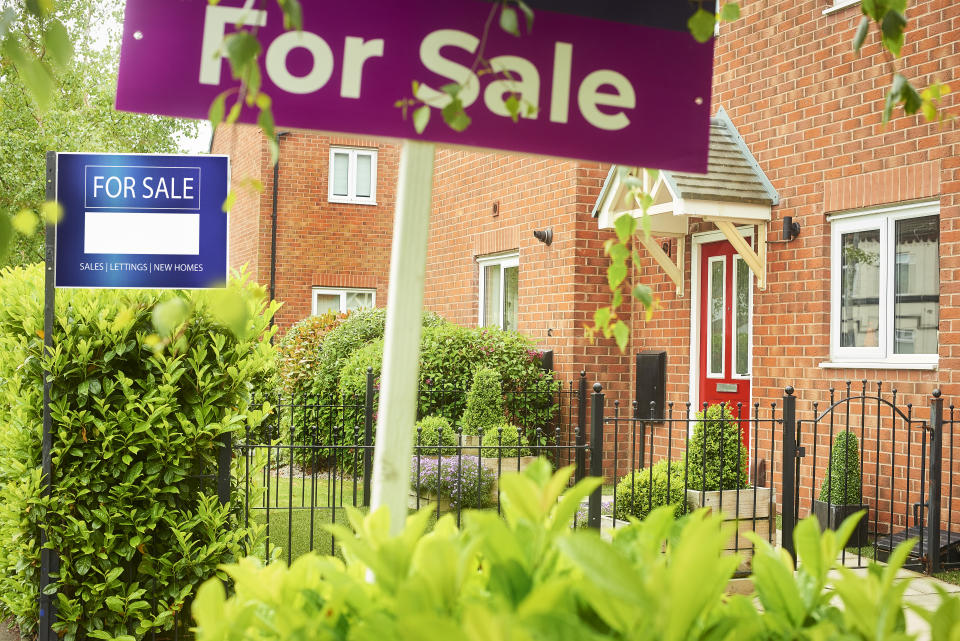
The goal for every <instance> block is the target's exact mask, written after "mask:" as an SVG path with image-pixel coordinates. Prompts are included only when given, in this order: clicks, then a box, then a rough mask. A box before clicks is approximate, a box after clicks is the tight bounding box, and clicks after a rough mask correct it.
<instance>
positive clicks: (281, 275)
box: [214, 125, 399, 329]
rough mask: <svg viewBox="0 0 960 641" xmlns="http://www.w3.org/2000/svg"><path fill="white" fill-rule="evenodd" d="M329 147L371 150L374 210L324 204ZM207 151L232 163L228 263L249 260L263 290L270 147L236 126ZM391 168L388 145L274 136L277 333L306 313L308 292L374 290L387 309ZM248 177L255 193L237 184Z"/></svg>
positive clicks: (394, 160) (393, 152)
mask: <svg viewBox="0 0 960 641" xmlns="http://www.w3.org/2000/svg"><path fill="white" fill-rule="evenodd" d="M234 132H236V133H234ZM331 145H338V146H347V147H366V148H376V149H377V190H376V205H359V204H343V203H331V202H328V183H327V176H328V173H329V162H330V161H329V157H330V146H331ZM214 150H215V151H216V152H217V153H228V154H230V155H231V159H232V161H233V170H232V172H233V173H232V183H233V187H234V189H235V190H236V191H237V201H236V205H235V207H234V211H233V212H232V214H231V256H230V264H231V266H233V267H237V266H239V265H241V264H243V263H244V262H249V263H250V264H251V268H252V269H253V270H254V275H255V277H256V279H257V281H258V282H259V283H261V284H262V285H264V286H269V284H270V256H271V224H272V222H271V213H272V208H273V176H274V170H273V166H272V165H271V164H270V151H269V148H268V147H267V145H266V144H265V141H264V139H263V136H262V134H261V133H260V131H259V130H258V129H256V128H254V127H250V126H243V125H238V126H235V127H230V128H226V129H223V130H218V132H217V136H216V137H215V140H214ZM398 163H399V146H398V145H396V144H393V143H387V142H383V141H377V140H372V139H367V138H358V137H355V136H346V135H325V134H319V133H312V132H303V131H290V132H288V133H286V134H284V135H282V136H281V137H280V162H279V181H278V193H277V257H276V294H275V298H276V299H277V300H279V301H281V302H283V307H282V308H281V309H280V312H279V313H278V314H277V317H276V320H277V323H278V325H280V327H281V328H282V329H285V328H286V327H289V326H290V325H291V324H292V323H294V322H296V321H298V320H300V319H302V318H304V317H306V316H309V315H310V313H311V304H312V298H311V292H312V288H313V287H335V288H364V289H375V290H376V303H377V305H378V306H380V307H382V306H385V305H386V303H387V281H388V276H389V272H390V245H391V242H392V237H393V213H394V208H395V204H396V197H395V194H396V184H397V167H398ZM248 176H251V177H255V178H256V179H257V180H260V181H261V182H262V184H263V191H262V192H259V193H258V192H257V191H256V190H253V189H251V188H250V187H245V186H244V184H245V182H244V181H245V179H247V177H248ZM235 246H236V247H237V250H236V251H235V250H234V247H235Z"/></svg>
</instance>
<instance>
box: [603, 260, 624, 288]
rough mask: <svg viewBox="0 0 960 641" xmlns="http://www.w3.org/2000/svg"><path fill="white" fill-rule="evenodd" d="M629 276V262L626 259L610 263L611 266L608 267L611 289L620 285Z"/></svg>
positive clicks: (608, 281) (608, 280) (608, 279)
mask: <svg viewBox="0 0 960 641" xmlns="http://www.w3.org/2000/svg"><path fill="white" fill-rule="evenodd" d="M626 278H627V263H626V261H617V262H613V263H610V266H609V267H607V284H608V285H609V286H610V289H611V290H613V289H616V288H617V287H620V284H621V283H622V282H623V281H624V280H625V279H626Z"/></svg>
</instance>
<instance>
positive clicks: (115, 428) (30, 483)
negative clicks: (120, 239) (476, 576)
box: [0, 266, 275, 641]
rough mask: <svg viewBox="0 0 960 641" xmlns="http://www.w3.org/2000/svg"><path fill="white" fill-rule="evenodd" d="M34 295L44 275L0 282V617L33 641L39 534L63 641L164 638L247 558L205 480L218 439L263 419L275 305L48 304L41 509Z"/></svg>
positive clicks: (254, 301) (70, 293) (86, 296)
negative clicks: (49, 470)
mask: <svg viewBox="0 0 960 641" xmlns="http://www.w3.org/2000/svg"><path fill="white" fill-rule="evenodd" d="M42 295H43V278H42V271H41V269H40V268H39V267H38V266H34V267H31V268H28V269H14V270H9V269H8V270H3V271H0V299H2V300H3V301H4V305H3V306H2V307H0V483H2V489H0V491H2V497H3V500H2V501H0V506H2V507H0V618H5V617H7V616H12V617H14V618H15V620H16V622H17V623H18V624H19V625H20V628H21V631H22V632H23V633H24V634H29V633H31V632H32V631H33V630H35V628H36V620H37V587H38V582H39V549H38V542H39V536H40V527H41V525H43V526H46V527H47V528H48V530H47V532H48V534H49V537H50V543H51V545H52V546H53V547H54V548H55V549H56V550H58V552H59V555H60V560H61V565H60V574H59V580H58V581H57V582H56V584H55V591H56V592H55V595H54V599H55V601H56V603H57V607H58V610H59V612H58V615H59V620H60V621H59V623H58V624H57V630H58V632H59V633H60V634H61V636H62V637H63V638H64V639H65V640H66V641H70V640H71V639H74V638H76V637H79V638H84V637H97V638H104V637H113V636H124V635H128V636H133V637H137V638H140V637H143V636H145V635H146V634H148V633H149V632H150V631H151V630H159V631H162V630H164V629H168V628H169V627H170V626H171V624H172V623H173V618H174V616H175V615H176V614H177V613H179V612H181V611H182V610H183V608H184V607H185V606H186V605H187V604H188V602H189V599H190V595H191V594H192V592H193V589H194V587H195V586H196V585H197V584H198V583H199V582H201V581H203V580H204V579H206V578H208V577H210V576H213V575H214V574H219V573H218V570H217V568H218V566H219V565H221V564H223V563H226V562H230V561H232V560H235V559H236V558H238V557H240V556H243V555H244V554H246V553H247V552H248V551H249V549H250V548H249V547H248V543H250V542H251V541H250V533H249V532H248V531H246V530H244V529H243V528H241V527H238V526H237V522H236V520H235V516H236V514H237V513H238V510H239V509H240V506H239V505H233V506H228V507H220V506H219V503H218V501H217V499H216V496H215V487H214V484H213V480H212V479H206V480H203V479H200V478H199V477H200V476H201V475H205V474H207V475H208V474H211V473H213V472H215V470H216V456H217V450H218V448H219V438H220V436H221V435H222V434H224V433H225V432H229V431H232V430H238V429H242V428H243V426H244V425H245V424H247V423H248V422H249V423H251V424H256V423H257V422H259V420H260V419H261V418H262V416H261V413H260V412H259V411H257V410H256V409H254V408H253V407H251V404H250V403H251V396H252V391H253V389H254V388H255V387H256V386H257V385H260V384H262V383H263V381H264V380H266V378H267V377H268V376H270V375H271V372H272V368H273V350H272V348H271V347H270V345H269V342H268V341H269V337H270V330H269V318H270V316H271V315H272V314H273V312H274V311H275V306H272V305H271V306H270V307H269V308H267V307H266V306H265V304H264V303H263V302H262V298H261V297H260V296H261V295H262V290H260V289H259V288H256V287H252V286H245V285H236V284H235V285H233V286H232V288H231V290H230V292H229V293H227V294H223V293H217V292H214V293H207V292H199V293H192V294H182V293H177V294H173V293H168V294H162V293H158V292H154V291H145V290H120V291H117V290H61V291H60V292H58V306H57V314H56V325H55V332H56V333H55V345H56V347H55V350H54V352H53V353H52V354H51V355H50V356H49V357H48V358H46V364H47V365H48V367H49V368H50V370H51V372H52V381H53V388H52V394H51V395H52V406H51V408H52V417H53V426H54V439H53V459H52V460H53V467H54V475H55V476H54V478H55V488H54V490H53V492H52V493H51V496H50V497H49V498H42V497H41V495H40V470H39V467H40V460H39V458H40V443H41V431H42V428H41V407H42V403H41V371H42V367H43V364H44V356H43V351H42V350H43V345H42V336H43V332H42V322H43V321H42V309H43V304H42ZM154 310H155V311H154ZM224 310H229V314H230V317H229V318H228V317H226V316H225V315H224ZM180 312H182V313H183V314H181V313H180ZM155 324H156V325H157V326H158V327H160V328H161V329H163V330H164V334H162V335H159V336H158V335H157V334H156V333H155V332H156V330H155V327H154V325H155ZM228 327H230V328H231V329H232V331H231V330H228V329H227V328H228ZM235 332H236V333H235ZM237 333H238V334H239V337H238V335H237ZM231 510H233V511H234V515H233V516H232V515H231Z"/></svg>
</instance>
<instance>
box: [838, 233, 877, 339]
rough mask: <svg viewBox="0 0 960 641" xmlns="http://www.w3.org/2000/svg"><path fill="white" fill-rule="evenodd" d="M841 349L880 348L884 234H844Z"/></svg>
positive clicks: (841, 241)
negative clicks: (881, 267)
mask: <svg viewBox="0 0 960 641" xmlns="http://www.w3.org/2000/svg"><path fill="white" fill-rule="evenodd" d="M840 278H841V280H840V346H841V347H878V346H879V332H880V230H879V229H870V230H866V231H858V232H853V233H850V234H843V236H842V237H841V240H840Z"/></svg>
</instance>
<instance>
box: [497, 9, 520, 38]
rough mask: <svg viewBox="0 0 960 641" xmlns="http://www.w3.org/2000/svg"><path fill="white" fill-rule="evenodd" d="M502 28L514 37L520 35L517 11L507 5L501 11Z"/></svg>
mask: <svg viewBox="0 0 960 641" xmlns="http://www.w3.org/2000/svg"><path fill="white" fill-rule="evenodd" d="M500 28H501V29H503V30H504V31H506V32H507V33H509V34H512V35H514V36H519V35H520V21H519V19H518V17H517V10H516V9H514V8H513V7H508V6H506V5H504V6H503V8H501V9H500Z"/></svg>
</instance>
